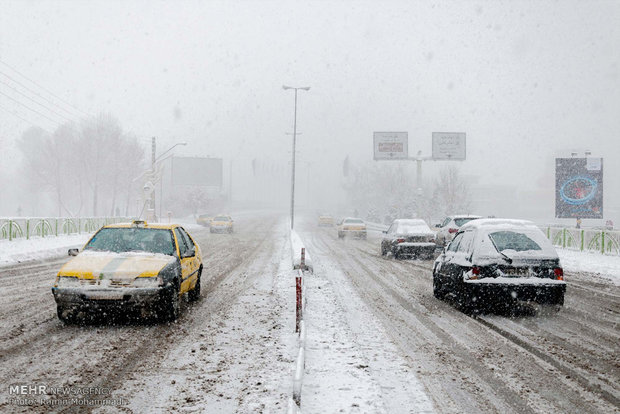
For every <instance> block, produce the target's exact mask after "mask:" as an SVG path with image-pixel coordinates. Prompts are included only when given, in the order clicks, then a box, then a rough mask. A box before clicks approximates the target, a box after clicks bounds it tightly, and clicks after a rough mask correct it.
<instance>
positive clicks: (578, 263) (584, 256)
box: [557, 249, 620, 286]
mask: <svg viewBox="0 0 620 414" xmlns="http://www.w3.org/2000/svg"><path fill="white" fill-rule="evenodd" d="M557 252H558V256H560V263H561V264H562V267H563V268H564V271H565V272H575V273H577V272H579V273H582V272H586V273H595V274H597V276H600V277H602V278H603V279H607V280H610V281H611V282H613V283H614V285H616V286H619V285H620V256H608V255H604V254H600V253H594V252H579V251H574V250H567V249H557Z"/></svg>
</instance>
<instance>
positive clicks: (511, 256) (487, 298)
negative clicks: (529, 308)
mask: <svg viewBox="0 0 620 414" xmlns="http://www.w3.org/2000/svg"><path fill="white" fill-rule="evenodd" d="M565 291H566V282H564V271H563V269H562V267H561V266H560V259H559V258H558V254H557V252H556V251H555V248H554V247H553V245H552V244H551V242H550V241H549V240H548V239H547V237H546V236H545V235H544V234H543V232H542V231H540V229H539V228H538V227H536V225H534V223H532V222H530V221H525V220H507V219H480V220H472V221H471V222H470V223H468V224H465V225H464V226H463V227H461V229H460V230H459V231H458V233H457V234H456V236H455V237H454V239H453V240H452V241H451V242H450V243H449V244H448V246H447V247H446V248H445V249H444V252H443V253H442V254H441V255H440V256H439V257H438V258H437V260H435V263H434V266H433V293H434V295H435V297H437V298H443V297H445V296H446V295H448V294H450V295H453V296H455V297H456V299H457V302H458V303H460V304H462V305H464V306H465V307H467V308H472V307H478V306H491V307H493V306H497V305H507V304H511V303H513V302H514V301H515V300H525V301H535V302H538V303H544V304H553V305H560V306H561V305H563V304H564V293H565Z"/></svg>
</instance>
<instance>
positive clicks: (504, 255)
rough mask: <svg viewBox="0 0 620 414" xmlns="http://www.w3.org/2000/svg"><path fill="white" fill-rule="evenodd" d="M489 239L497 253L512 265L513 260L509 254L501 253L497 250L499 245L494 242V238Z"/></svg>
mask: <svg viewBox="0 0 620 414" xmlns="http://www.w3.org/2000/svg"><path fill="white" fill-rule="evenodd" d="M489 239H490V240H491V243H493V247H495V250H497V253H499V254H501V255H502V257H503V258H504V259H505V260H506V261H507V262H508V264H512V259H511V258H510V257H509V256H508V255H507V254H505V253H503V252H501V251H500V250H499V249H498V248H497V244H495V241H494V240H493V238H491V237H489Z"/></svg>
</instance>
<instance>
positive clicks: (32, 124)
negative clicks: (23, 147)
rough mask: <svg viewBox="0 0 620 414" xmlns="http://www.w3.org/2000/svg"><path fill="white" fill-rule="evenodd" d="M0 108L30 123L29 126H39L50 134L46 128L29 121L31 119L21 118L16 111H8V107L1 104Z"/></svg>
mask: <svg viewBox="0 0 620 414" xmlns="http://www.w3.org/2000/svg"><path fill="white" fill-rule="evenodd" d="M0 109H2V110H3V111H5V112H8V113H9V114H11V115H13V116H14V117H16V118H19V119H21V120H22V121H24V122H26V123H28V124H30V125H31V126H33V127H37V128H41V129H42V130H43V131H45V132H47V133H48V134H51V132H49V131H48V130H47V129H45V128H43V127H42V126H40V125H37V124H35V123H34V122H31V121H29V120H27V119H26V118H22V117H21V116H19V115H17V114H16V113H13V112H11V111H9V110H8V109H6V108H5V107H3V106H0Z"/></svg>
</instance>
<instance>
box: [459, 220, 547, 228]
mask: <svg viewBox="0 0 620 414" xmlns="http://www.w3.org/2000/svg"><path fill="white" fill-rule="evenodd" d="M515 227H522V228H524V227H533V228H536V229H538V227H537V226H536V225H535V224H534V223H533V222H531V221H529V220H517V219H499V218H488V219H483V218H480V219H477V220H472V221H469V222H467V223H465V224H463V225H462V226H461V230H465V229H472V228H473V229H479V228H485V229H493V230H496V229H497V230H502V229H513V228H515Z"/></svg>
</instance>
